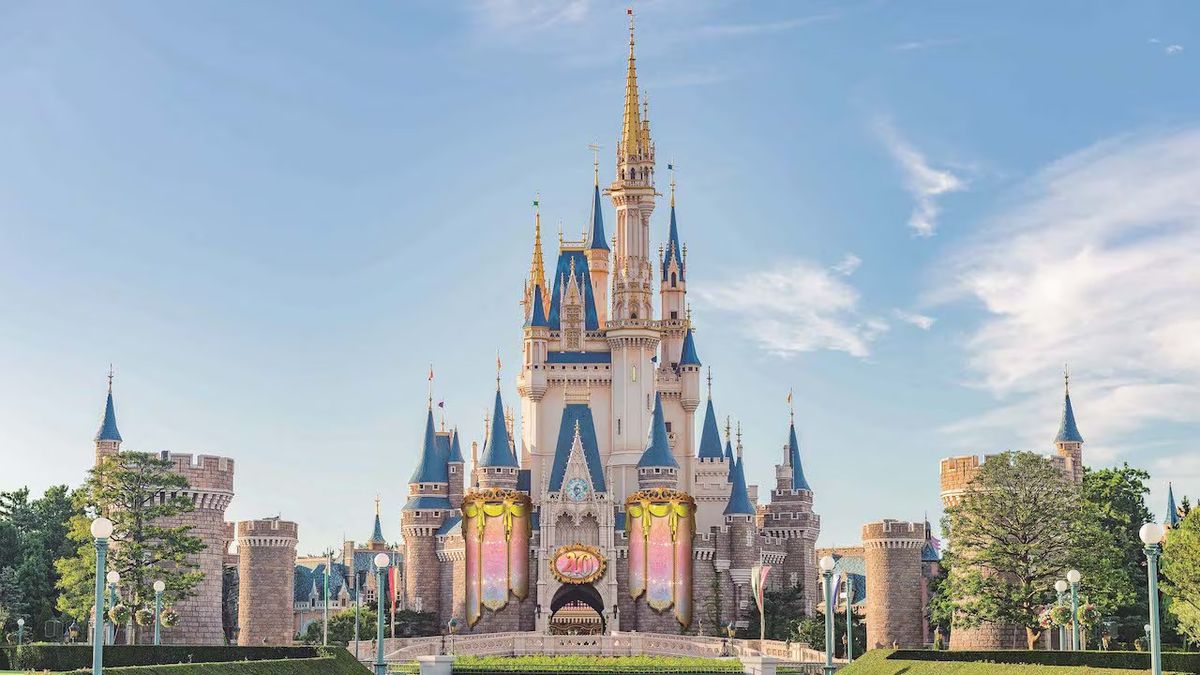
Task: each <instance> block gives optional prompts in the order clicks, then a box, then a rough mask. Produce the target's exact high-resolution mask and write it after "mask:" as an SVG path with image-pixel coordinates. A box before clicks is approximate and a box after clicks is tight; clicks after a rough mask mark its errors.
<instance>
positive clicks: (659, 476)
mask: <svg viewBox="0 0 1200 675" xmlns="http://www.w3.org/2000/svg"><path fill="white" fill-rule="evenodd" d="M637 471H638V487H640V488H641V489H643V490H647V489H650V488H672V489H674V488H676V487H678V485H679V463H678V462H676V461H675V457H674V456H673V455H672V454H671V446H670V445H669V444H668V441H667V424H666V421H665V420H664V419H663V409H662V396H661V395H656V396H655V397H654V417H653V419H652V421H651V422H650V437H649V439H648V440H647V443H646V451H645V452H643V453H642V458H641V460H639V461H638V465H637Z"/></svg>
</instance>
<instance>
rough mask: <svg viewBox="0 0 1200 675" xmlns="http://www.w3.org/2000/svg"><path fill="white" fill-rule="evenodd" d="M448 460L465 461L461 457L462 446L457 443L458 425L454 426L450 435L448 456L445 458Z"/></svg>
mask: <svg viewBox="0 0 1200 675" xmlns="http://www.w3.org/2000/svg"><path fill="white" fill-rule="evenodd" d="M446 461H448V462H458V463H460V464H461V463H463V462H466V460H465V459H463V454H462V446H461V445H459V443H458V427H454V432H453V433H452V434H451V436H450V456H449V457H447V458H446Z"/></svg>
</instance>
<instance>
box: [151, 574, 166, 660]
mask: <svg viewBox="0 0 1200 675" xmlns="http://www.w3.org/2000/svg"><path fill="white" fill-rule="evenodd" d="M165 590H167V584H166V582H165V581H163V580H162V579H159V580H158V581H156V582H154V646H155V647H157V646H158V645H160V644H162V594H163V591H165Z"/></svg>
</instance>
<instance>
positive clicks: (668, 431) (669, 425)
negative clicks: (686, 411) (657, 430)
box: [666, 422, 671, 434]
mask: <svg viewBox="0 0 1200 675" xmlns="http://www.w3.org/2000/svg"><path fill="white" fill-rule="evenodd" d="M666 424H667V433H668V434H669V433H671V423H670V422H667V423H666Z"/></svg>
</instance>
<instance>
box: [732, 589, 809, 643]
mask: <svg viewBox="0 0 1200 675" xmlns="http://www.w3.org/2000/svg"><path fill="white" fill-rule="evenodd" d="M763 608H764V609H765V610H766V615H767V625H766V629H767V630H766V633H767V639H768V640H786V639H787V638H788V635H789V634H790V633H791V632H792V627H793V624H794V623H795V621H796V618H797V617H801V616H804V587H803V586H800V585H796V586H792V587H791V588H785V589H783V590H779V591H770V590H769V591H766V592H765V593H763ZM746 621H747V624H746V627H745V628H742V629H740V630H739V631H738V637H740V638H744V639H750V640H757V639H758V634H759V622H758V603H756V602H754V600H753V599H751V600H750V615H749V616H747V617H746Z"/></svg>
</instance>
